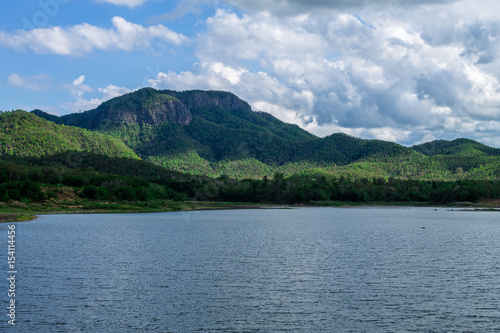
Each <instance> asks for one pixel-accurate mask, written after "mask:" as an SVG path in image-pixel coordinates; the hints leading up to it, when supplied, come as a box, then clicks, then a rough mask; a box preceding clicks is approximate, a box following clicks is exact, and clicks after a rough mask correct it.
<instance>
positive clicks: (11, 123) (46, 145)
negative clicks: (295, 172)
mask: <svg viewBox="0 0 500 333" xmlns="http://www.w3.org/2000/svg"><path fill="white" fill-rule="evenodd" d="M67 150H75V151H89V152H95V153H101V154H106V155H109V156H121V157H130V158H138V157H137V155H136V154H135V153H134V152H133V151H132V150H131V149H130V148H129V147H127V146H126V145H125V144H124V143H123V142H121V141H119V140H117V139H115V138H113V137H111V136H109V135H104V134H100V133H95V132H91V131H88V130H85V129H81V128H77V127H72V126H64V125H57V124H55V123H53V122H50V121H47V120H45V119H42V118H39V117H37V116H35V115H34V114H31V113H27V112H25V111H22V110H17V111H11V112H2V113H1V114H0V154H1V155H10V156H18V157H31V156H44V155H52V154H56V153H60V152H63V151H67Z"/></svg>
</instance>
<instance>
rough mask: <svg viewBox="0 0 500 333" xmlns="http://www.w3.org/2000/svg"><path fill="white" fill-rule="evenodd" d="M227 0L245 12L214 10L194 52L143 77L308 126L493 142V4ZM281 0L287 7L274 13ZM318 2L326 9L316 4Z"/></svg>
mask: <svg viewBox="0 0 500 333" xmlns="http://www.w3.org/2000/svg"><path fill="white" fill-rule="evenodd" d="M227 2H229V3H231V4H233V5H235V6H238V7H240V8H243V9H248V10H255V11H252V12H248V13H247V14H236V13H234V12H232V11H231V10H229V9H220V10H218V11H217V12H216V14H215V15H214V16H212V17H210V18H208V19H207V21H206V30H205V31H204V32H202V33H201V34H200V35H199V36H198V38H197V39H196V40H195V43H196V45H197V52H196V56H197V58H198V59H199V62H198V63H197V64H195V66H194V67H193V68H192V69H191V70H190V71H183V72H180V73H175V72H167V73H163V72H161V73H158V75H157V77H156V78H154V79H152V80H149V83H150V85H152V86H154V87H157V88H169V89H192V88H201V89H221V90H229V91H232V92H234V93H236V94H237V95H239V96H240V97H242V98H243V99H246V100H247V101H249V102H250V103H251V104H252V106H253V107H254V108H255V109H258V110H264V111H268V112H271V113H273V114H274V115H276V116H278V117H279V118H281V119H283V120H285V121H291V122H294V123H297V124H299V125H301V126H302V127H304V128H306V129H309V130H311V131H313V132H314V133H316V134H320V135H326V134H330V133H332V132H333V131H343V132H347V133H350V134H353V135H358V136H362V137H369V138H378V139H385V140H393V141H398V142H400V143H406V144H413V143H416V142H421V141H428V140H432V139H435V138H448V139H453V138H456V137H460V136H467V137H471V138H476V139H479V138H481V139H482V141H483V142H486V143H488V144H492V145H496V146H500V139H499V138H498V131H499V130H500V84H499V74H500V73H499V69H500V67H499V62H498V59H499V57H498V55H499V50H500V48H499V47H500V43H499V41H500V39H498V36H499V34H500V24H498V20H497V19H496V17H495V14H494V13H495V11H493V10H492V7H491V6H493V8H498V9H500V5H498V4H496V3H492V2H490V1H480V2H477V3H475V4H471V3H469V2H466V1H461V2H455V1H441V2H439V3H436V2H433V3H432V5H431V4H430V2H429V1H400V2H399V3H398V4H397V6H394V2H393V7H391V8H392V9H391V10H392V12H391V11H389V10H388V9H387V8H386V9H385V10H384V9H382V10H374V9H373V8H375V7H376V5H384V4H387V2H383V1H378V2H377V1H370V6H371V7H359V8H361V9H360V11H358V12H356V11H349V10H340V9H346V8H347V7H350V6H354V5H357V6H358V5H359V6H361V5H363V4H364V2H363V1H357V2H347V1H346V2H342V1H340V2H336V3H335V5H334V6H333V5H331V4H330V3H331V2H329V1H312V2H307V3H305V2H302V1H293V0H288V1H270V2H268V1H265V2H264V1H251V2H250V1H244V0H227ZM417 3H418V4H417ZM284 4H289V5H291V6H292V7H294V8H295V9H290V11H291V12H290V13H292V12H293V13H294V12H297V14H293V13H292V14H293V15H292V14H290V15H281V14H282V13H281V12H280V10H279V8H278V7H279V6H281V5H284ZM410 4H411V9H409V8H410ZM304 6H306V7H307V8H308V9H309V10H308V11H306V13H305V14H304V13H301V14H298V12H301V10H299V9H301V8H302V9H303V7H304ZM374 6H375V7H374ZM275 7H276V8H277V9H276V10H275ZM323 7H325V8H326V7H328V8H330V9H336V10H337V12H336V13H330V14H329V15H323V14H317V13H316V11H315V9H316V8H323ZM333 7H335V8H333ZM370 8H372V9H370ZM396 9H397V10H396Z"/></svg>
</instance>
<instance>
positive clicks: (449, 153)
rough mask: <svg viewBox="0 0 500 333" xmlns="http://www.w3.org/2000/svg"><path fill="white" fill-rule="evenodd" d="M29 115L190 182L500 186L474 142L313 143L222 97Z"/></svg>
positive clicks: (149, 92) (151, 93)
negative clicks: (281, 178)
mask: <svg viewBox="0 0 500 333" xmlns="http://www.w3.org/2000/svg"><path fill="white" fill-rule="evenodd" d="M33 113H34V114H36V115H37V116H39V117H43V118H45V119H47V120H49V121H51V122H53V123H56V124H64V125H72V126H79V127H82V128H84V129H86V130H88V131H93V132H100V133H102V134H107V135H111V136H113V137H115V138H117V139H119V140H121V141H123V142H124V143H125V144H126V145H127V146H128V147H130V148H131V149H132V150H133V151H134V152H135V153H136V154H137V155H138V156H140V157H141V158H142V159H144V160H147V161H150V162H153V163H155V164H158V165H162V166H164V167H166V168H167V169H170V170H175V171H180V172H184V173H191V174H194V175H205V176H210V177H218V176H221V175H229V176H231V177H234V178H240V179H243V178H262V177H264V176H268V177H272V176H273V175H274V174H275V173H276V172H278V173H283V174H284V175H286V176H289V175H292V174H295V173H304V172H305V173H311V172H313V173H319V174H323V175H327V176H328V175H330V176H351V177H367V178H374V177H382V178H386V179H388V178H389V177H396V178H404V179H406V178H412V179H424V180H456V179H500V149H496V148H491V147H488V146H485V145H483V144H481V143H479V142H476V141H472V140H468V139H457V140H454V141H445V140H437V141H433V142H429V143H425V144H421V145H417V146H414V147H411V148H408V147H404V146H401V145H399V144H396V143H392V142H386V141H380V140H364V139H359V138H355V137H352V136H349V135H346V134H341V133H337V134H332V135H330V136H327V137H325V138H318V137H316V136H314V135H312V134H310V133H308V132H306V131H304V130H303V129H301V128H299V127H298V126H296V125H291V124H286V123H284V122H282V121H280V120H278V119H276V118H275V117H273V116H272V115H270V114H268V113H264V112H258V111H253V110H252V109H251V108H250V105H249V104H248V103H246V102H245V101H243V100H241V99H240V98H238V97H237V96H235V95H234V94H232V93H229V92H222V91H201V90H193V91H184V92H177V91H173V90H156V89H152V88H143V89H140V90H137V91H135V92H132V93H129V94H126V95H123V96H120V97H116V98H113V99H111V100H109V101H107V102H105V103H102V104H101V105H100V106H98V107H97V108H95V109H93V110H89V111H86V112H81V113H74V114H70V115H65V116H62V117H57V116H53V115H50V114H47V113H45V112H43V111H40V110H35V111H33Z"/></svg>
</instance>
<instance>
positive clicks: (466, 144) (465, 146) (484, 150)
mask: <svg viewBox="0 0 500 333" xmlns="http://www.w3.org/2000/svg"><path fill="white" fill-rule="evenodd" d="M412 148H413V149H414V150H415V151H417V152H419V153H422V154H425V155H426V156H435V155H469V156H473V155H484V156H500V149H498V148H492V147H488V146H486V145H484V144H482V143H479V142H477V141H473V140H469V139H456V140H453V141H447V140H435V141H432V142H427V143H423V144H421V145H416V146H413V147H412Z"/></svg>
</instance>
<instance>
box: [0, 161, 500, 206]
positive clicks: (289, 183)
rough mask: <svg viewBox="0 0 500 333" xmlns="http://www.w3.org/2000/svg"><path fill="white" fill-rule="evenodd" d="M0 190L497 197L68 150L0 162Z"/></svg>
mask: <svg viewBox="0 0 500 333" xmlns="http://www.w3.org/2000/svg"><path fill="white" fill-rule="evenodd" d="M28 161H29V163H27V162H28ZM28 164H29V165H28ZM71 166H73V167H71ZM75 166H76V167H75ZM0 194H1V198H0V200H2V201H11V200H17V201H24V202H39V201H47V200H48V201H50V200H51V199H57V200H61V198H62V199H64V200H78V199H87V200H94V201H102V202H114V201H154V200H173V201H185V200H197V201H207V200H209V201H225V202H253V203H283V204H296V203H313V204H314V203H318V202H332V201H347V202H349V201H350V202H363V203H368V202H433V203H451V202H465V201H470V202H474V201H477V200H478V199H494V198H499V197H500V182H498V181H486V180H485V181H481V180H479V181H478V180H476V181H469V180H460V181H453V182H451V181H420V180H410V179H396V178H389V179H384V178H373V179H368V178H346V177H343V176H341V177H338V178H337V177H325V176H324V175H322V174H317V173H314V172H311V173H301V174H295V175H293V176H290V177H284V175H283V174H280V173H276V174H275V175H274V177H272V178H267V177H264V178H263V179H260V180H255V179H244V180H236V179H232V178H230V177H228V176H221V177H218V178H210V177H206V176H190V175H187V174H182V173H177V172H172V171H169V170H166V169H164V168H162V167H159V166H157V165H155V164H153V163H149V162H145V161H140V160H133V159H127V158H116V157H114V158H113V157H108V156H105V155H97V154H91V153H84V154H82V153H79V152H66V153H64V154H59V155H57V156H52V157H50V158H31V159H24V160H19V159H18V160H8V161H0ZM65 196H66V197H65Z"/></svg>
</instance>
